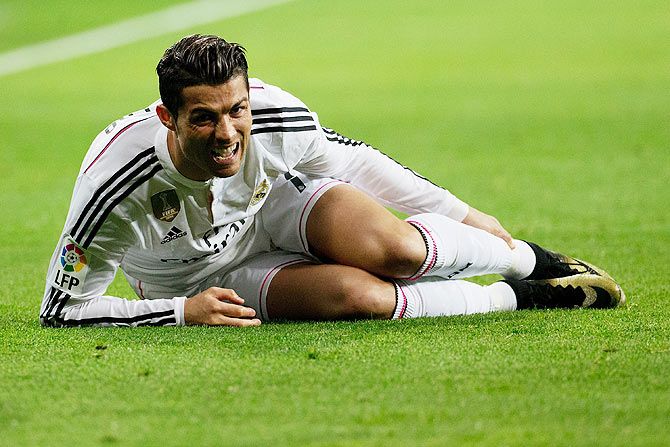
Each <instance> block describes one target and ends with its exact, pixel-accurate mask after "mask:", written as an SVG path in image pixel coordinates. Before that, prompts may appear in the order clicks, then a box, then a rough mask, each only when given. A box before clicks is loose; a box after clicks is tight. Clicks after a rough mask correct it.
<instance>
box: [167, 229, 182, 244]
mask: <svg viewBox="0 0 670 447" xmlns="http://www.w3.org/2000/svg"><path fill="white" fill-rule="evenodd" d="M184 236H186V232H185V231H181V230H180V229H179V228H177V227H172V228H170V231H168V234H166V235H165V237H164V238H163V240H162V241H161V245H163V244H167V243H168V242H170V241H174V240H175V239H179V238H180V237H184Z"/></svg>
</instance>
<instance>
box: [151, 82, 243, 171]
mask: <svg viewBox="0 0 670 447" xmlns="http://www.w3.org/2000/svg"><path fill="white" fill-rule="evenodd" d="M182 99H183V104H182V106H181V107H180V108H179V112H178V117H177V119H176V120H175V119H174V117H173V116H172V115H171V114H170V112H169V111H168V110H167V108H166V107H165V106H164V105H162V104H161V105H159V106H158V108H157V109H156V112H157V114H158V117H159V118H160V120H161V122H162V123H163V125H165V127H167V128H168V129H169V130H170V131H171V132H168V149H169V151H170V156H171V158H172V162H173V163H174V165H175V167H176V168H177V170H178V171H179V172H180V173H181V174H182V175H183V176H184V177H186V178H189V179H191V180H199V181H205V180H209V179H211V178H212V177H230V176H233V175H235V174H236V173H237V172H238V171H239V170H240V167H241V165H242V160H243V157H244V153H245V151H246V149H247V146H248V144H249V140H250V135H251V125H252V117H251V104H250V102H249V90H248V89H247V83H246V81H245V79H244V77H243V76H235V77H234V78H231V79H230V80H229V81H227V82H225V83H224V84H218V85H204V84H203V85H194V86H190V87H186V88H184V89H183V90H182Z"/></svg>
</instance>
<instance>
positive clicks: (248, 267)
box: [203, 174, 343, 321]
mask: <svg viewBox="0 0 670 447" xmlns="http://www.w3.org/2000/svg"><path fill="white" fill-rule="evenodd" d="M342 183H343V182H341V181H339V180H334V179H330V178H320V179H309V178H307V177H305V176H303V175H294V174H287V175H284V176H281V177H280V178H279V179H278V180H276V181H275V183H274V184H273V185H272V189H271V191H270V194H269V196H268V198H267V200H266V202H265V203H264V204H263V207H262V208H261V211H260V212H259V214H258V215H257V216H256V218H257V219H258V220H259V222H260V223H261V224H262V226H263V229H264V230H265V232H266V233H267V234H268V235H269V237H270V238H271V240H272V244H273V245H274V246H275V247H276V248H277V249H276V250H275V251H271V252H268V253H260V254H257V255H255V256H252V257H251V258H249V259H247V260H245V261H243V262H242V263H241V264H239V265H238V266H236V267H234V268H233V269H230V270H227V271H225V272H223V274H222V275H220V276H217V277H214V278H211V280H210V281H208V284H207V287H212V286H217V287H224V288H226V289H233V290H235V292H237V294H238V295H239V296H240V297H242V298H243V299H244V305H245V306H249V307H252V308H253V309H254V310H256V316H257V317H258V318H260V319H261V320H263V321H268V320H269V317H268V312H267V306H266V298H267V293H268V289H269V287H270V283H271V282H272V279H273V278H274V276H275V275H276V274H277V273H278V272H279V271H280V270H281V269H282V268H284V267H287V266H289V265H294V264H298V263H304V262H312V263H314V262H319V260H318V259H317V258H316V257H315V256H313V255H312V254H311V253H310V251H309V246H308V244H307V232H306V227H307V218H308V217H309V214H310V212H311V211H312V208H314V205H315V204H316V202H317V201H318V200H319V198H320V197H321V196H322V195H323V194H324V193H325V192H326V191H328V190H329V189H330V188H332V187H333V186H336V185H339V184H342ZM207 287H204V288H205V289H206V288H207ZM203 290H204V289H203Z"/></svg>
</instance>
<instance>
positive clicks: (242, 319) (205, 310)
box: [184, 287, 261, 326]
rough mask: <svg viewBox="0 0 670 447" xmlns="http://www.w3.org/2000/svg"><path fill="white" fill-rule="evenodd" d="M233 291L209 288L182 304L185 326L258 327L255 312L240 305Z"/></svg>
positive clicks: (258, 322) (242, 301) (239, 299)
mask: <svg viewBox="0 0 670 447" xmlns="http://www.w3.org/2000/svg"><path fill="white" fill-rule="evenodd" d="M243 303H244V300H243V299H242V298H240V297H239V296H237V293H235V291H234V290H231V289H222V288H220V287H210V288H209V289H207V290H205V291H204V292H201V293H199V294H197V295H194V296H192V297H191V298H188V299H187V300H186V301H185V302H184V320H185V321H186V324H204V325H208V326H258V325H260V324H261V320H259V319H258V318H253V317H255V316H256V311H255V310H253V309H252V308H251V307H245V306H243V305H242V304H243Z"/></svg>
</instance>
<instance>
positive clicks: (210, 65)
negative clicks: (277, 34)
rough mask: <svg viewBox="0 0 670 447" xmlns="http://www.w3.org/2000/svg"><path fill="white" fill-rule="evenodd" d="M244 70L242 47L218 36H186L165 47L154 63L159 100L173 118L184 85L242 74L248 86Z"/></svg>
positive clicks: (216, 82) (215, 81) (222, 80)
mask: <svg viewBox="0 0 670 447" xmlns="http://www.w3.org/2000/svg"><path fill="white" fill-rule="evenodd" d="M248 69H249V66H248V65H247V58H246V56H245V49H244V47H243V46H241V45H239V44H236V43H229V42H226V41H225V40H224V39H222V38H220V37H218V36H212V35H201V34H194V35H192V36H186V37H184V38H183V39H181V40H180V41H179V42H177V43H175V44H174V45H172V46H171V47H170V48H168V49H167V50H165V54H163V57H162V58H161V60H160V61H159V62H158V65H157V66H156V73H158V89H159V91H160V95H161V100H162V101H163V104H164V105H165V107H167V109H168V110H169V111H170V113H171V114H172V116H174V117H175V118H176V117H177V112H178V110H179V108H180V107H181V106H182V104H183V98H182V95H181V93H182V90H183V89H184V88H186V87H190V86H193V85H203V84H204V85H219V84H224V83H226V82H227V81H229V80H230V79H232V78H234V77H235V76H244V80H245V82H246V84H247V88H249V77H248V74H247V71H248Z"/></svg>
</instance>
